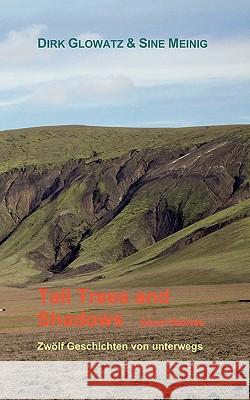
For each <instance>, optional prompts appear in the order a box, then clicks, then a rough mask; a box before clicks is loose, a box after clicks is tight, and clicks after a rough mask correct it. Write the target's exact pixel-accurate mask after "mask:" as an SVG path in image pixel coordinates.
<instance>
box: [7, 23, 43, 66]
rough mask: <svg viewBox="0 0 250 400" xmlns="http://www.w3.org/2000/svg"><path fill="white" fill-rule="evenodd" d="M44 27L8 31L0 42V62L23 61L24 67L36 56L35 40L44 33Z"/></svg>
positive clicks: (35, 26)
mask: <svg viewBox="0 0 250 400" xmlns="http://www.w3.org/2000/svg"><path fill="white" fill-rule="evenodd" d="M46 30H47V26H46V25H32V26H29V27H27V28H25V29H23V30H21V31H15V30H12V31H10V32H9V33H8V34H7V35H6V36H5V38H4V39H3V40H2V41H1V42H0V61H1V62H6V63H13V62H16V63H18V62H21V61H24V62H25V63H26V65H28V63H29V62H30V61H31V62H32V61H34V56H37V55H38V52H37V48H36V39H37V38H38V37H39V36H40V35H41V34H42V33H44V32H46Z"/></svg>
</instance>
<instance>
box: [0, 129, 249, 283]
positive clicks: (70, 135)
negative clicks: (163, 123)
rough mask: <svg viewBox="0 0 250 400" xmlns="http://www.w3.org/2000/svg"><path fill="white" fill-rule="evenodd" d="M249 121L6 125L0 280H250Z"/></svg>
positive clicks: (1, 152) (0, 183)
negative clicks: (192, 124)
mask: <svg viewBox="0 0 250 400" xmlns="http://www.w3.org/2000/svg"><path fill="white" fill-rule="evenodd" d="M249 150H250V127H249V126H247V125H245V126H216V127H197V128H180V129H134V128H101V127H85V126H62V127H60V126H59V127H42V128H30V129H21V130H15V131H4V132H1V133H0V157H1V165H0V285H2V286H3V285H7V286H27V285H33V284H36V283H41V282H46V284H48V285H62V280H63V284H64V285H67V284H83V283H88V284H89V285H93V286H100V287H126V286H129V287H134V286H151V285H152V286H162V285H163V284H164V285H166V284H168V285H178V284H181V285H183V284H209V283H229V282H246V281H249V278H250V276H249V275H250V273H249V270H250V268H249V266H250V250H249V249H250V246H249V244H250V243H249V242H250V233H249V232H250V229H249V227H250V226H249V224H250V200H249V198H250V189H249V177H250V151H249Z"/></svg>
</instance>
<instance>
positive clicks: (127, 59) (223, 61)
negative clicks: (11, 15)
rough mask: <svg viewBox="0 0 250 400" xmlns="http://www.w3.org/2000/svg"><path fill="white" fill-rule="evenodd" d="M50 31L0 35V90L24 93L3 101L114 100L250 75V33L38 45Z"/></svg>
mask: <svg viewBox="0 0 250 400" xmlns="http://www.w3.org/2000/svg"><path fill="white" fill-rule="evenodd" d="M46 31H47V27H46V26H45V25H33V26H30V27H27V28H25V29H23V30H20V31H11V32H9V33H8V34H7V35H6V36H5V38H4V39H3V40H2V41H0V87H1V90H2V91H4V93H5V97H6V98H7V96H8V92H9V93H10V92H11V93H13V92H15V91H16V92H18V91H22V96H20V97H18V96H16V97H15V96H14V97H15V98H14V100H11V99H8V98H7V100H3V101H2V102H0V106H1V107H8V105H9V106H13V105H15V104H16V105H18V104H22V103H28V102H33V103H34V104H44V105H46V104H47V105H57V106H60V105H61V106H64V105H74V104H75V105H81V104H85V105H87V104H89V105H92V104H95V103H96V104H100V103H101V102H103V103H104V104H112V102H113V103H114V104H115V103H116V102H117V101H118V100H119V101H126V99H127V98H129V96H130V94H131V93H134V92H135V91H136V90H140V88H145V87H157V86H164V85H166V86H168V87H169V92H170V93H171V90H172V91H173V90H175V89H173V88H172V87H173V85H185V84H190V83H193V82H196V83H199V84H200V85H201V87H207V86H209V85H210V87H211V86H212V85H214V84H215V83H216V84H217V83H218V82H232V81H246V80H250V59H249V52H250V40H249V38H248V37H242V38H239V37H238V38H235V39H216V40H215V39H213V38H208V43H209V45H208V48H207V49H201V50H197V49H192V50H190V49H182V50H170V49H167V48H166V49H159V50H156V49H153V50H148V49H147V50H143V49H134V50H129V49H126V48H125V49H114V50H113V49H106V50H100V49H99V50H97V49H95V50H93V49H92V50H88V49H77V50H72V49H62V50H51V49H50V50H42V49H40V50H39V49H37V48H36V40H37V37H38V36H41V35H45V33H46ZM46 35H48V34H46ZM48 37H49V36H48ZM77 37H79V38H81V39H82V40H86V39H100V38H101V35H100V34H98V33H93V32H86V33H84V32H83V33H80V34H79V35H77ZM65 39H67V38H65ZM12 96H13V94H12V95H11V96H9V97H10V98H13V97H12Z"/></svg>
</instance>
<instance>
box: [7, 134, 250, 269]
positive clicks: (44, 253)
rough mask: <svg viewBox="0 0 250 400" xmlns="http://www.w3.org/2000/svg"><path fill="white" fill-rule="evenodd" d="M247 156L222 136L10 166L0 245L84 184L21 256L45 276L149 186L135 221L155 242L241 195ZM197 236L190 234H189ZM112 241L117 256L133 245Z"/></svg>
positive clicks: (66, 261) (245, 192)
mask: <svg viewBox="0 0 250 400" xmlns="http://www.w3.org/2000/svg"><path fill="white" fill-rule="evenodd" d="M248 154H249V149H248V147H247V145H246V144H245V143H242V142H241V141H239V140H232V139H231V140H227V139H223V138H222V139H220V140H213V141H210V142H208V143H203V144H201V145H199V146H191V147H180V148H175V149H174V150H171V149H168V148H162V149H158V150H157V149H154V150H152V149H144V150H140V151H139V150H136V149H135V150H133V151H130V152H129V153H128V154H125V155H123V156H120V157H117V158H115V159H109V160H102V159H96V160H94V161H92V162H88V161H86V160H82V159H80V160H69V161H68V162H66V163H65V164H64V165H61V166H56V167H51V168H49V167H39V168H38V167H35V166H27V167H22V168H19V169H18V168H16V169H14V170H11V171H9V172H6V173H3V174H2V175H0V210H1V213H0V214H1V215H0V218H1V219H2V224H1V228H0V243H1V245H3V244H4V243H5V242H6V241H7V240H11V237H12V235H13V234H14V233H15V231H16V230H17V229H20V228H21V227H22V224H23V223H24V221H25V220H26V219H27V218H30V217H31V216H32V215H34V214H35V215H36V213H37V212H38V211H39V210H43V209H44V210H45V207H48V205H50V204H57V203H56V202H57V201H58V199H59V198H60V196H62V195H63V194H64V193H65V194H66V193H67V191H68V190H69V189H70V188H72V187H73V186H74V187H76V188H78V187H80V185H84V190H83V192H82V193H81V194H80V195H79V196H80V199H78V203H79V204H78V209H77V211H72V210H69V209H68V207H67V206H65V207H64V205H63V203H60V207H59V206H58V205H57V206H56V207H54V208H53V209H55V210H56V211H55V215H50V216H49V215H48V219H47V220H46V221H45V222H44V224H43V225H46V224H47V225H48V227H49V229H48V232H46V235H47V236H46V238H45V239H46V240H45V242H44V243H46V244H44V243H42V244H41V245H38V246H35V248H33V249H32V250H29V251H27V258H28V259H29V260H31V261H32V262H33V263H34V265H35V266H36V267H37V268H39V269H42V270H45V271H49V272H48V273H51V274H54V273H62V272H63V271H65V269H66V268H67V267H68V266H69V265H70V264H71V263H72V261H74V260H75V259H76V257H77V256H78V254H79V251H80V248H81V243H82V242H83V241H84V240H85V239H86V238H88V237H89V236H91V235H92V234H93V232H98V231H100V230H102V229H103V228H104V227H106V226H107V225H108V224H109V223H110V222H111V221H113V220H114V218H115V217H116V216H118V215H119V214H120V213H121V212H123V210H124V209H126V207H127V206H128V205H129V204H130V202H131V201H132V200H133V198H135V196H137V195H138V193H140V195H141V196H142V197H143V196H145V197H148V196H150V188H151V186H152V184H154V185H155V184H157V193H156V194H154V196H152V200H151V201H149V202H148V203H149V206H148V208H147V210H146V211H145V213H144V215H143V224H145V231H147V232H150V236H151V242H152V243H154V242H157V241H159V240H161V239H163V238H165V237H167V236H169V235H171V234H173V233H175V232H177V231H179V230H181V229H182V228H183V227H185V226H188V225H190V224H192V223H194V222H196V221H198V220H199V219H201V218H204V217H206V216H208V215H212V214H214V213H215V212H216V211H218V210H221V209H223V208H225V207H227V206H229V205H232V204H235V203H238V202H239V201H241V200H243V199H246V198H248V197H249V195H250V191H249V169H248V168H249V166H248V161H247V156H248ZM77 193H78V192H77ZM79 193H80V192H79ZM72 202H74V194H73V195H72ZM67 204H68V203H67ZM37 215H38V214H37ZM37 218H39V216H38V217H37ZM41 226H42V224H41ZM41 229H42V228H41ZM201 234H203V233H202V232H197V235H196V236H197V237H198V236H199V235H201ZM119 240H120V243H119V246H120V249H121V251H120V255H119V256H118V258H117V259H121V258H123V257H127V256H129V255H131V254H133V253H135V252H137V251H138V250H140V249H141V248H138V246H137V244H136V243H135V242H134V241H133V238H132V237H130V236H127V234H126V236H124V237H122V238H121V239H119ZM34 241H35V238H34ZM141 242H143V241H141ZM179 245H180V246H182V245H183V243H180V244H179ZM140 246H141V245H140ZM99 265H101V264H99V263H98V262H94V263H89V264H86V265H82V266H81V268H79V270H78V272H79V273H88V272H89V271H90V270H91V266H93V268H99Z"/></svg>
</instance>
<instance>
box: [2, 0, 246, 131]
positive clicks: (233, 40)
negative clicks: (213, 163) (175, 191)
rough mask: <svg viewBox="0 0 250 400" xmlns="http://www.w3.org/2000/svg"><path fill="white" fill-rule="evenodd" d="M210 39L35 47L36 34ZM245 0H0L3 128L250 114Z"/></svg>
mask: <svg viewBox="0 0 250 400" xmlns="http://www.w3.org/2000/svg"><path fill="white" fill-rule="evenodd" d="M38 37H45V38H53V39H66V40H67V39H69V38H70V37H79V38H82V39H83V40H84V39H86V38H93V39H94V38H102V39H124V40H126V39H127V38H129V37H133V38H135V39H138V38H140V37H146V38H149V39H165V40H167V39H168V38H169V37H178V38H180V39H206V40H208V47H207V49H201V50H197V49H192V50H190V49H181V50H170V49H146V50H145V49H138V48H136V49H133V50H131V49H130V50H129V49H126V48H125V49H98V50H97V49H92V50H87V49H74V50H72V49H37V38H38ZM249 93H250V1H249V0H237V1H235V0H219V1H218V0H154V1H152V0H130V1H128V0H84V1H83V0H74V1H72V0H53V1H51V0H42V1H41V0H36V1H34V0H22V1H21V0H1V1H0V130H4V129H13V128H21V127H30V126H40V125H62V124H63V125H65V124H69V125H72V124H83V125H102V126H136V127H178V126H194V125H215V124H238V123H239V124H246V123H250V96H249Z"/></svg>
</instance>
